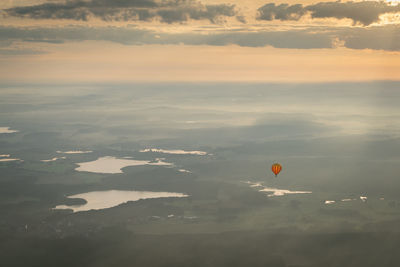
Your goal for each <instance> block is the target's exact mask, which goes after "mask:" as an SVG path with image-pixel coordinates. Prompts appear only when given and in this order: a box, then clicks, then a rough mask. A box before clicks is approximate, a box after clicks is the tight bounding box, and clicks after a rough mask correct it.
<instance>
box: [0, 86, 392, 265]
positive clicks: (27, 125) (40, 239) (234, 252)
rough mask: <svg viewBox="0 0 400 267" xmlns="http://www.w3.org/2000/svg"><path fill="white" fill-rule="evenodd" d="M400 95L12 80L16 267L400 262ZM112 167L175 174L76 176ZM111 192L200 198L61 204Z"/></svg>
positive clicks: (7, 144)
mask: <svg viewBox="0 0 400 267" xmlns="http://www.w3.org/2000/svg"><path fill="white" fill-rule="evenodd" d="M398 86H399V84H398V83H395V82H386V83H383V82H382V83H361V84H324V85H321V84H313V85H297V86H294V85H280V86H278V85H265V84H250V85H249V84H241V85H231V84H200V85H199V84H171V85H157V84H156V85H154V84H153V85H149V84H135V85H68V86H67V85H64V86H59V85H36V86H26V85H4V86H3V88H2V91H1V92H0V96H1V97H0V114H1V115H0V126H2V127H11V129H15V130H18V132H14V133H4V134H0V154H10V156H11V157H13V158H19V159H21V160H23V161H12V162H0V173H1V175H0V214H1V216H0V259H1V260H0V261H1V265H3V266H41V267H43V266H145V267H151V266H292V267H294V266H363V267H365V266H391V267H392V266H398V265H400V256H399V255H400V254H399V253H398V247H399V245H400V233H399V228H398V225H399V223H400V197H399V194H398V190H399V188H400V180H399V179H398V178H399V173H400V164H399V161H400V138H399V135H398V133H399V131H398V130H399V129H398V128H396V127H397V126H396V125H399V124H396V123H397V122H400V120H399V117H398V115H396V114H399V113H398V112H397V111H399V110H398V106H397V103H398V102H399V100H400V94H399V92H397V91H396V88H398ZM216 88H217V89H218V90H216ZM321 88H323V89H321ZM341 88H344V89H341ZM321 90H322V91H321ZM361 92H362V94H361ZM378 93H379V94H378ZM311 96H313V97H314V99H315V98H317V101H315V102H312V101H311V100H310V99H311ZM372 100H373V101H374V102H373V103H372V102H371V101H372ZM338 103H340V104H341V107H342V108H341V109H340V110H337V104H338ZM368 110H373V111H374V112H367V111H368ZM382 121H384V123H382ZM355 122H364V124H363V125H361V126H360V125H357V124H356V123H355ZM349 125H350V126H349ZM146 148H159V149H166V150H167V149H169V150H180V149H184V150H186V151H191V150H193V151H205V152H207V155H191V154H181V155H180V154H165V153H159V152H140V150H143V149H146ZM60 150H61V151H71V150H83V151H93V152H91V153H84V154H66V155H65V154H62V155H61V154H59V153H57V151H60ZM60 155H61V156H66V159H60V160H56V161H51V162H42V161H41V160H43V159H51V158H54V157H60ZM105 156H112V157H117V158H123V157H132V158H133V159H134V160H144V161H154V160H155V159H156V158H165V160H163V161H165V162H170V163H173V164H174V166H173V167H170V166H154V165H143V166H130V167H126V168H123V172H122V173H113V174H110V173H108V174H106V173H91V172H80V171H77V170H76V168H77V167H78V165H77V163H81V162H89V161H94V160H96V159H98V158H99V157H105ZM275 161H278V162H280V163H281V164H282V165H283V171H282V173H281V174H279V176H278V177H277V178H275V177H274V175H273V174H272V173H271V172H270V170H269V167H270V165H271V164H272V163H273V162H275ZM179 169H185V170H189V171H190V172H181V171H179ZM247 181H251V182H260V183H262V184H263V185H264V186H268V187H274V188H280V189H289V190H299V191H311V192H312V193H311V194H293V195H284V196H273V197H268V196H267V193H266V192H260V191H259V190H260V189H261V188H257V187H250V185H249V184H248V183H246V182H247ZM99 190H143V191H162V192H180V193H185V194H188V195H189V197H187V198H161V199H147V200H139V201H135V202H128V203H124V204H121V205H119V206H117V207H113V208H110V209H103V210H92V211H87V212H76V213H73V212H72V210H67V209H66V210H55V209H53V208H54V207H55V206H57V205H72V204H75V205H76V204H78V205H79V204H82V203H84V200H82V199H70V198H68V196H70V195H74V194H80V193H85V192H91V191H99ZM360 196H367V199H366V201H362V200H361V199H360ZM382 198H383V199H382ZM342 199H354V200H352V201H346V202H343V201H341V200H342ZM326 200H334V201H335V203H333V204H330V205H327V204H325V201H326ZM171 215H173V216H171Z"/></svg>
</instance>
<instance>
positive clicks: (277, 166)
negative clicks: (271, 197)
mask: <svg viewBox="0 0 400 267" xmlns="http://www.w3.org/2000/svg"><path fill="white" fill-rule="evenodd" d="M271 169H272V172H273V173H274V174H275V175H277V174H278V173H279V172H280V171H281V170H282V166H281V165H280V164H278V163H275V164H273V165H272V168H271Z"/></svg>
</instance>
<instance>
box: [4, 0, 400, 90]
mask: <svg viewBox="0 0 400 267" xmlns="http://www.w3.org/2000/svg"><path fill="white" fill-rule="evenodd" d="M399 77H400V4H399V1H392V2H389V1H357V2H352V1H341V2H340V1H338V2H335V1H313V0H296V1H268V0H265V1H261V0H252V1H238V0H214V1H211V0H203V1H196V0H164V1H158V0H65V1H64V0H36V1H34V0H6V1H1V3H0V81H2V82H3V83H71V82H179V81H184V82H203V81H221V82H286V83H287V82H293V83H296V82H337V81H354V82H359V81H374V80H399Z"/></svg>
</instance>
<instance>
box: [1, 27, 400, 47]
mask: <svg viewBox="0 0 400 267" xmlns="http://www.w3.org/2000/svg"><path fill="white" fill-rule="evenodd" d="M86 40H94V41H111V42H117V43H121V44H125V45H144V44H166V45H167V44H173V45H174V44H185V45H214V46H223V45H230V44H235V45H239V46H246V47H263V46H272V47H276V48H294V49H313V48H333V47H334V46H335V45H334V44H335V43H343V44H344V46H345V47H347V48H352V49H366V48H368V49H375V50H390V51H400V28H399V27H396V26H393V25H387V26H379V27H370V28H335V29H331V30H329V31H328V30H326V29H325V30H324V29H322V28H313V29H309V30H288V31H258V32H246V31H224V32H218V33H212V34H211V33H209V34H201V33H158V32H155V31H150V30H142V29H136V28H117V27H102V28H94V27H83V26H81V27H65V28H16V27H0V42H2V41H4V42H5V41H7V42H8V43H10V42H11V43H12V42H21V41H22V42H49V43H62V42H71V41H86ZM338 40H339V42H338Z"/></svg>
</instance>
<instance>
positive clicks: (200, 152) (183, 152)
mask: <svg viewBox="0 0 400 267" xmlns="http://www.w3.org/2000/svg"><path fill="white" fill-rule="evenodd" d="M140 152H156V153H164V154H175V155H198V156H204V155H207V152H204V151H197V150H195V151H185V150H181V149H175V150H166V149H160V148H146V149H142V150H140Z"/></svg>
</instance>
